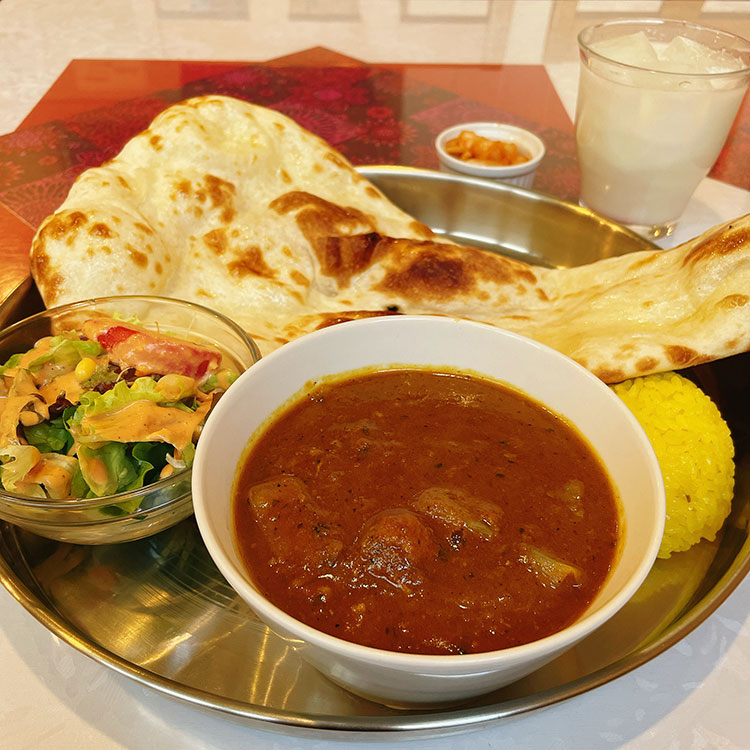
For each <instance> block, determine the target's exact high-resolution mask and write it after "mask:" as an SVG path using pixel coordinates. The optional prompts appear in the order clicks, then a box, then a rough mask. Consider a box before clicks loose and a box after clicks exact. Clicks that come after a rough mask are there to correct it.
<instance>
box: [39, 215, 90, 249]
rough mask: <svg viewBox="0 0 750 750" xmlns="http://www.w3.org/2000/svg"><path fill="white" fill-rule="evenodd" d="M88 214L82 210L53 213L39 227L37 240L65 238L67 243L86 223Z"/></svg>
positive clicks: (69, 242)
mask: <svg viewBox="0 0 750 750" xmlns="http://www.w3.org/2000/svg"><path fill="white" fill-rule="evenodd" d="M88 220H89V219H88V216H86V214H85V213H83V212H82V211H62V212H60V213H57V214H54V215H53V216H52V217H51V218H50V219H49V220H48V221H47V222H46V223H45V224H44V225H43V226H42V228H41V230H40V233H39V236H38V237H37V240H39V241H41V242H42V243H44V242H46V241H47V240H58V241H59V240H65V241H66V243H67V244H71V243H72V242H73V238H74V237H75V236H76V234H77V233H78V230H79V229H81V228H82V227H83V226H85V225H86V224H87V223H88Z"/></svg>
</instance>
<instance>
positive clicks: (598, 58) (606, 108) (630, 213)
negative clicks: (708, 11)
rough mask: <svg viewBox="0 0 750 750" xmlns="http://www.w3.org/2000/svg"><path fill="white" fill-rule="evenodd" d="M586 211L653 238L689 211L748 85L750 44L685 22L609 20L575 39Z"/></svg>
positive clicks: (578, 127) (578, 130)
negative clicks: (577, 60) (696, 190)
mask: <svg viewBox="0 0 750 750" xmlns="http://www.w3.org/2000/svg"><path fill="white" fill-rule="evenodd" d="M578 47H579V52H580V61H581V67H580V80H579V89H578V103H577V107H576V142H577V145H578V161H579V164H580V168H581V196H580V202H581V204H582V205H584V206H586V207H588V208H591V209H593V210H594V211H596V212H598V213H600V214H602V215H604V216H607V217H608V218H610V219H614V220H615V221H617V222H619V223H621V224H626V225H628V226H630V227H631V228H632V229H634V230H635V231H637V232H639V233H640V234H643V235H645V236H648V237H653V238H656V237H663V236H665V235H668V234H670V233H671V232H672V230H673V229H674V226H675V224H676V222H677V220H678V218H679V217H680V215H681V214H682V213H683V211H684V210H685V207H686V205H687V203H688V201H689V200H690V197H691V196H692V194H693V192H694V191H695V188H696V187H697V186H698V183H699V182H700V181H701V180H702V179H703V178H704V177H705V176H706V175H707V174H708V171H709V170H710V169H711V167H712V166H713V164H714V162H715V161H716V159H717V157H718V156H719V153H720V152H721V149H722V146H723V145H724V142H725V141H726V138H727V135H728V133H729V130H730V128H731V126H732V123H733V121H734V118H735V116H736V114H737V110H738V109H739V107H740V104H741V102H742V98H743V96H744V95H745V92H746V90H747V87H748V81H749V80H750V42H748V41H747V40H745V39H742V38H741V37H738V36H736V35H734V34H729V33H726V32H723V31H718V30H716V29H711V28H707V27H705V26H699V25H697V24H693V23H689V22H686V21H676V20H669V19H640V20H617V21H608V22H605V23H601V24H598V25H595V26H590V27H588V28H586V29H584V30H583V31H582V32H581V33H580V34H579V36H578Z"/></svg>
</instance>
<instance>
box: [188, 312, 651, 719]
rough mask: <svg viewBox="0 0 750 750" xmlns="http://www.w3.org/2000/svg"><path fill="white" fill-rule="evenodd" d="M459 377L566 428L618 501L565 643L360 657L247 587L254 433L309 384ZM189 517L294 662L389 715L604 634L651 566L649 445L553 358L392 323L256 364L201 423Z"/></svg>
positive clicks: (512, 344) (370, 325) (306, 342)
mask: <svg viewBox="0 0 750 750" xmlns="http://www.w3.org/2000/svg"><path fill="white" fill-rule="evenodd" d="M394 364H400V365H404V364H406V365H433V366H435V367H436V368H440V367H448V368H452V369H455V368H461V369H465V370H471V371H473V372H475V373H479V374H484V375H486V376H488V377H490V378H493V379H496V380H500V381H503V382H505V383H508V384H511V385H513V386H515V387H517V388H518V389H520V390H522V391H524V392H525V393H527V394H528V395H530V396H531V397H532V398H534V399H536V400H537V401H540V402H542V403H543V404H545V405H547V406H548V407H549V408H550V409H551V410H552V411H554V412H556V413H557V414H558V415H561V416H563V417H565V418H566V419H568V420H569V421H570V422H571V423H573V424H574V425H576V426H577V427H578V429H579V430H580V432H581V433H582V434H583V435H584V436H585V437H586V438H587V439H588V440H589V442H590V443H591V445H592V446H593V447H594V448H595V450H596V451H597V452H598V453H599V455H600V457H601V459H602V460H603V461H604V463H605V465H606V466H607V469H608V471H609V474H610V477H611V478H612V480H613V482H614V483H615V485H616V487H617V490H618V493H619V496H620V502H621V520H622V528H623V529H624V533H623V534H622V535H621V540H620V548H619V550H618V555H617V557H616V562H615V564H614V566H613V569H612V571H611V573H610V575H609V577H608V579H607V580H606V582H605V584H604V586H603V588H602V589H601V591H600V593H599V595H598V596H597V597H596V598H595V600H594V601H593V602H592V603H591V605H590V606H589V608H588V609H587V611H586V612H585V613H584V615H583V616H582V617H581V618H580V619H579V620H578V621H577V622H575V623H573V624H572V625H570V626H569V627H567V628H565V629H564V630H562V631H560V632H558V633H555V634H553V635H550V636H548V637H546V638H542V639H541V640H538V641H534V642H532V643H528V644H525V645H522V646H516V647H513V648H508V649H504V650H501V651H492V652H487V653H478V654H468V655H456V656H453V655H451V656H444V655H440V656H432V655H421V654H408V653H396V652H390V651H384V650H379V649H375V648H370V647H367V646H361V645H357V644H354V643H350V642H348V641H344V640H341V639H339V638H336V637H334V636H330V635H327V634H325V633H322V632H320V631H318V630H315V629H314V628H312V627H309V626H308V625H305V624H303V623H301V622H299V621H298V620H295V619H294V618H292V617H291V616H289V615H287V614H286V613H284V612H283V611H282V610H280V609H278V608H277V607H276V606H274V605H273V604H271V603H270V602H269V601H268V600H267V599H266V598H264V596H263V595H262V594H260V593H259V592H258V590H257V589H256V588H255V586H254V585H253V582H252V580H251V579H250V577H249V575H248V573H247V571H246V569H245V567H244V565H243V564H242V562H241V559H240V556H239V554H238V552H237V549H236V547H235V539H234V533H233V522H232V503H231V495H232V487H233V483H234V479H235V471H236V469H237V466H238V462H239V461H240V459H241V457H242V454H243V450H244V449H245V446H246V444H247V442H248V440H249V439H250V437H251V435H252V434H253V432H254V431H255V429H256V428H257V427H258V426H259V425H261V424H262V423H263V422H264V420H265V419H266V418H267V417H268V416H269V415H270V414H272V413H273V412H274V411H275V410H276V409H277V408H278V407H280V406H281V405H283V404H285V403H286V402H287V401H288V400H289V399H290V397H292V396H294V395H295V394H297V393H298V392H299V391H300V390H301V389H302V388H304V387H305V385H306V384H307V383H308V381H310V380H311V379H313V378H318V377H321V376H324V375H331V374H336V373H340V372H347V371H350V370H356V369H359V368H363V367H368V366H372V365H383V366H389V365H394ZM193 502H194V507H195V516H196V519H197V521H198V526H199V528H200V532H201V534H202V536H203V539H204V541H205V543H206V546H207V548H208V551H209V553H210V554H211V557H212V558H213V560H214V562H215V563H216V565H217V566H218V568H219V570H220V571H221V572H222V573H223V575H224V576H225V577H226V579H227V580H228V581H229V583H230V584H231V585H232V586H233V587H234V589H235V590H236V591H237V592H238V593H239V595H240V596H241V597H242V598H243V599H244V600H245V601H246V602H247V603H248V604H249V605H250V607H251V608H252V609H253V610H254V611H255V612H256V613H257V614H258V616H259V617H260V618H261V619H262V620H264V621H265V622H266V623H267V624H268V626H269V627H270V628H271V629H272V630H274V631H275V632H276V633H278V634H279V635H281V636H283V637H286V638H289V639H292V641H293V642H294V643H295V644H296V646H297V647H298V648H299V650H300V653H301V655H302V656H303V658H305V659H306V660H307V661H308V662H310V663H311V664H313V665H314V666H315V667H317V668H318V669H319V670H320V671H322V672H323V673H324V674H326V675H327V676H328V677H330V679H332V680H333V681H335V682H337V683H338V684H340V685H343V686H344V687H346V688H348V689H350V690H351V691H352V692H354V693H357V694H359V695H362V696H364V697H367V698H370V699H372V700H376V701H379V702H382V703H387V704H390V705H398V706H414V705H420V704H440V703H442V704H445V703H447V702H453V701H457V700H461V699H464V698H468V697H470V696H474V695H479V694H482V693H485V692H489V691H490V690H493V689H495V688H498V687H501V686H503V685H506V684H508V683H510V682H512V681H514V680H516V679H519V678H520V677H522V676H524V675H526V674H528V673H530V672H532V671H533V670H535V669H536V668H538V667H540V666H541V665H543V664H544V663H546V662H548V661H550V660H551V659H553V658H554V657H555V656H557V655H558V654H560V653H561V652H562V651H564V650H565V649H567V648H569V647H570V646H572V645H573V644H574V643H576V642H577V641H579V640H580V639H581V638H583V637H584V636H586V635H587V634H589V633H590V632H591V631H592V630H594V629H595V628H597V627H598V626H599V625H601V624H602V623H603V622H604V621H605V620H607V619H608V618H610V617H611V616H612V615H613V614H615V612H616V611H617V610H619V609H620V607H622V606H623V605H624V604H625V603H626V602H627V601H628V599H629V598H630V597H631V596H632V595H633V594H634V593H635V591H636V590H637V589H638V587H639V586H640V584H641V582H642V581H643V579H644V578H645V577H646V575H647V573H648V571H649V570H650V568H651V565H652V563H653V561H654V558H655V556H656V552H657V549H658V547H659V543H660V540H661V536H662V532H663V527H664V516H665V500H664V488H663V484H662V478H661V472H660V469H659V465H658V463H657V460H656V457H655V455H654V453H653V450H652V448H651V444H650V443H649V441H648V438H647V437H646V436H645V434H644V432H643V430H642V429H641V427H640V426H639V424H638V423H637V421H636V420H635V418H634V417H633V415H632V414H631V413H630V411H629V410H628V409H627V408H626V407H625V405H624V404H623V403H622V402H621V401H620V399H619V398H618V397H617V396H616V395H615V394H614V393H613V392H612V391H611V390H610V389H609V388H608V387H607V386H606V385H604V384H603V383H602V382H601V381H599V380H598V379H597V378H596V377H594V375H592V374H591V373H590V372H589V371H588V370H585V369H584V368H583V367H581V366H580V365H578V364H577V363H576V362H574V361H573V360H571V359H569V358H568V357H565V356H564V355H562V354H560V353H558V352H556V351H554V350H553V349H550V348H548V347H546V346H543V345H541V344H539V343H537V342H535V341H532V340H530V339H527V338H524V337H521V336H518V335H516V334H513V333H509V332H507V331H503V330H501V329H499V328H495V327H492V326H488V325H484V324H481V323H474V322H469V321H465V320H455V319H453V318H443V317H430V316H393V317H378V318H369V319H365V320H359V321H353V322H348V323H344V324H340V325H337V326H332V327H330V328H326V329H323V330H321V331H317V332H315V333H312V334H309V335H307V336H304V337H302V338H300V339H298V340H296V341H293V342H292V343H290V344H286V345H285V346H283V347H282V348H281V349H279V350H277V351H275V352H273V353H272V354H271V355H269V356H268V357H266V358H265V359H261V360H260V362H258V363H257V364H255V365H253V367H251V368H250V369H249V370H247V371H246V372H245V373H244V374H243V375H242V376H240V378H239V379H238V380H237V381H236V382H235V383H234V385H233V386H232V388H231V389H230V390H229V391H228V392H227V393H226V394H225V395H224V396H223V397H222V399H221V401H220V402H219V404H218V405H217V407H216V408H215V409H214V411H213V413H212V414H211V415H210V417H209V419H208V421H207V423H206V426H205V428H204V430H203V434H202V436H201V440H200V442H199V443H198V450H197V455H196V459H195V464H194V466H193Z"/></svg>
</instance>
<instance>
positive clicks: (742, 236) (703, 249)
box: [683, 224, 750, 265]
mask: <svg viewBox="0 0 750 750" xmlns="http://www.w3.org/2000/svg"><path fill="white" fill-rule="evenodd" d="M748 240H750V228H748V227H747V226H743V227H739V228H735V227H734V226H733V225H731V224H730V225H729V226H723V227H721V228H720V229H719V231H717V232H715V233H714V234H712V235H710V236H709V237H708V238H706V239H705V240H703V242H699V243H698V244H696V245H695V247H693V248H692V249H691V250H690V252H689V253H688V254H687V255H686V256H685V258H684V260H683V265H689V264H693V265H695V264H697V263H700V262H705V261H706V260H708V259H709V258H711V257H712V256H719V255H730V254H731V253H734V252H739V251H741V250H742V248H743V247H745V245H747V243H748Z"/></svg>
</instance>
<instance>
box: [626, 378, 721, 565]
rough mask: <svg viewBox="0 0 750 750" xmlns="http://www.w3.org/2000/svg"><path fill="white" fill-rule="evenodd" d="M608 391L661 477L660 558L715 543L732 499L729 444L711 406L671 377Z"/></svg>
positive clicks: (630, 382)
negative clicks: (628, 414) (635, 426)
mask: <svg viewBox="0 0 750 750" xmlns="http://www.w3.org/2000/svg"><path fill="white" fill-rule="evenodd" d="M613 388H614V391H615V393H616V394H617V395H618V396H619V397H620V398H621V399H622V400H623V401H624V402H625V404H626V405H627V406H628V408H629V409H630V410H631V411H632V412H633V414H634V415H635V417H636V419H637V420H638V421H639V422H640V423H641V426H642V427H643V429H644V431H645V432H646V435H648V438H649V440H650V441H651V445H652V446H653V448H654V453H656V457H657V459H658V460H659V465H660V466H661V471H662V475H663V477H664V487H665V490H666V496H667V520H666V527H665V529H664V538H663V539H662V543H661V547H660V549H659V557H669V556H670V555H671V554H672V553H673V552H680V551H682V550H686V549H688V548H689V547H691V546H692V545H694V544H696V543H697V542H699V541H700V540H701V539H702V538H705V539H709V540H713V539H715V537H716V534H717V532H718V531H719V529H720V528H721V526H722V524H723V523H724V520H725V519H726V517H727V516H728V515H729V511H730V510H731V506H732V497H733V494H734V444H733V443H732V436H731V435H730V433H729V428H728V427H727V425H726V423H725V422H724V420H723V419H722V417H721V414H720V413H719V409H718V408H717V406H716V404H714V402H713V401H711V399H710V398H709V397H708V396H707V395H706V394H705V393H704V392H703V391H702V390H701V389H700V388H698V387H697V386H696V385H695V384H694V383H692V382H691V381H690V380H688V379H687V378H684V377H682V376H681V375H678V374H677V373H674V372H668V373H661V374H657V375H648V376H646V377H642V378H634V379H633V380H626V381H625V382H624V383H619V384H618V385H615V386H613Z"/></svg>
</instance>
